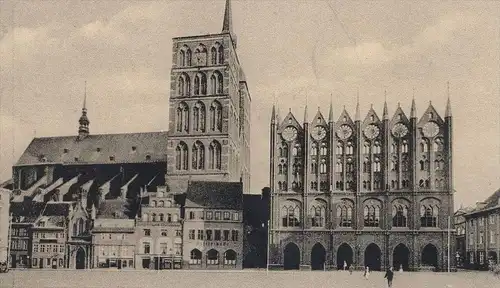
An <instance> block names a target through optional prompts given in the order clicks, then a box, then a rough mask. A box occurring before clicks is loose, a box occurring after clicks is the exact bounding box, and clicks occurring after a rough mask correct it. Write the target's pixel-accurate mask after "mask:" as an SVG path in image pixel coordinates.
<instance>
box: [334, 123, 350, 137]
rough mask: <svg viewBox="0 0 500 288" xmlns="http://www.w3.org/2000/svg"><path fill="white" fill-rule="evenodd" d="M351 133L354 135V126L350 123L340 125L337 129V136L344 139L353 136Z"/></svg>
mask: <svg viewBox="0 0 500 288" xmlns="http://www.w3.org/2000/svg"><path fill="white" fill-rule="evenodd" d="M351 135H352V128H351V127H350V126H349V125H346V124H344V125H342V126H340V127H339V129H337V136H338V137H339V138H340V139H342V140H345V139H347V138H349V137H351Z"/></svg>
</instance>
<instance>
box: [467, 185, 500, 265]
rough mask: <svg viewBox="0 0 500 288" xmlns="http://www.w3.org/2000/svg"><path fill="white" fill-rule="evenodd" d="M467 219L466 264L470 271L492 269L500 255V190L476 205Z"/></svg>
mask: <svg viewBox="0 0 500 288" xmlns="http://www.w3.org/2000/svg"><path fill="white" fill-rule="evenodd" d="M464 216H465V219H466V223H467V224H466V229H465V242H466V247H467V248H466V250H467V251H466V253H467V255H466V264H465V266H466V267H467V268H470V269H479V270H485V269H491V268H492V267H493V265H496V264H497V263H498V255H500V189H499V190H497V191H496V192H495V193H493V194H492V195H491V196H490V197H488V198H487V199H486V200H485V201H484V202H478V203H476V207H475V209H474V210H473V211H472V212H469V213H467V214H465V215H464Z"/></svg>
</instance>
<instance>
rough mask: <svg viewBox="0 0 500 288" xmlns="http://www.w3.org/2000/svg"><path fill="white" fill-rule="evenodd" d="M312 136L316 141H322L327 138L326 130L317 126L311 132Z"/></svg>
mask: <svg viewBox="0 0 500 288" xmlns="http://www.w3.org/2000/svg"><path fill="white" fill-rule="evenodd" d="M311 132H312V133H311V136H312V138H313V139H314V140H321V139H323V138H325V136H326V129H325V127H323V126H319V125H318V126H316V127H314V128H313V130H312V131H311Z"/></svg>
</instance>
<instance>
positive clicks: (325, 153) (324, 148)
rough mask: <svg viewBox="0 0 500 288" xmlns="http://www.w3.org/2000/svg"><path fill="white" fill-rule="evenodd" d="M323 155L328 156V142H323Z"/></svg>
mask: <svg viewBox="0 0 500 288" xmlns="http://www.w3.org/2000/svg"><path fill="white" fill-rule="evenodd" d="M320 152H321V156H326V155H327V154H328V149H327V148H326V143H324V142H323V143H321V151H320Z"/></svg>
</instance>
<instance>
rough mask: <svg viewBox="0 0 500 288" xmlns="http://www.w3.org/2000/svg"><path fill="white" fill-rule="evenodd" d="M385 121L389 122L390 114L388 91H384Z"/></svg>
mask: <svg viewBox="0 0 500 288" xmlns="http://www.w3.org/2000/svg"><path fill="white" fill-rule="evenodd" d="M383 119H384V120H389V112H388V111H387V90H385V91H384V115H383Z"/></svg>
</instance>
